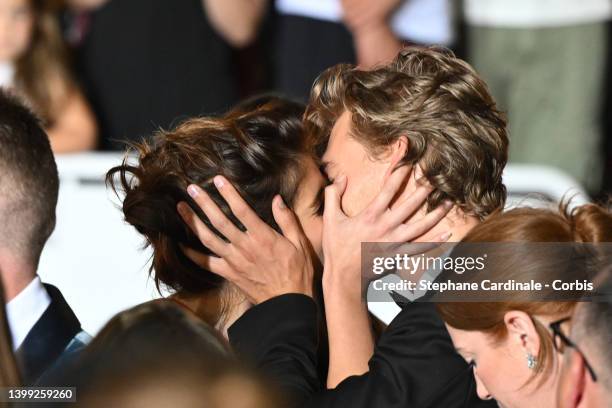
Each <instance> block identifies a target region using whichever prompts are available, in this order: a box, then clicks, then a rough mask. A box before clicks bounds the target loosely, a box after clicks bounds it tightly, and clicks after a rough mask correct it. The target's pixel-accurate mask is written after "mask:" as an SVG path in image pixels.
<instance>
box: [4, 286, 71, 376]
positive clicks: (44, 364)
mask: <svg viewBox="0 0 612 408" xmlns="http://www.w3.org/2000/svg"><path fill="white" fill-rule="evenodd" d="M45 289H46V290H47V292H48V293H49V296H50V297H51V303H50V304H49V306H48V307H47V309H46V310H45V312H44V313H43V315H42V316H41V317H40V319H38V321H37V322H36V324H35V325H34V327H32V329H31V330H30V332H29V333H28V335H27V337H26V338H25V340H24V341H23V343H22V344H21V346H19V348H18V349H17V352H16V357H17V365H18V366H19V369H20V371H21V376H22V380H23V384H24V385H25V386H28V385H34V384H35V383H36V382H37V380H38V379H39V377H40V376H41V375H42V374H43V373H44V372H45V371H46V370H47V369H48V368H49V367H51V365H52V364H53V363H54V362H55V361H56V360H57V359H58V358H59V357H60V356H61V354H62V352H63V351H64V350H65V349H66V347H67V346H68V344H69V343H70V342H71V341H72V339H73V338H74V336H76V335H77V333H79V332H80V331H81V323H80V322H79V319H77V317H76V316H75V314H74V312H73V311H72V309H71V308H70V306H69V305H68V303H66V300H65V299H64V296H62V293H61V292H60V291H59V289H58V288H56V287H55V286H52V285H48V284H45Z"/></svg>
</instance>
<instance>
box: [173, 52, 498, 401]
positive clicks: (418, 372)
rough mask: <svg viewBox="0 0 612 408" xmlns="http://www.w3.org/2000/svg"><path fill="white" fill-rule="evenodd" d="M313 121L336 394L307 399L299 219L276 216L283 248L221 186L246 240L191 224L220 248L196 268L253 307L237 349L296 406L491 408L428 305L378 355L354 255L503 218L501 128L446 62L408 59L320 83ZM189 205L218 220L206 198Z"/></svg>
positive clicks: (238, 330) (477, 88)
mask: <svg viewBox="0 0 612 408" xmlns="http://www.w3.org/2000/svg"><path fill="white" fill-rule="evenodd" d="M466 84H469V86H466ZM305 121H306V127H307V129H310V133H311V134H312V135H315V137H316V136H318V137H319V140H320V141H321V147H322V150H324V151H325V153H324V154H323V156H322V161H323V166H322V167H323V168H324V170H325V173H326V174H327V176H328V177H329V178H330V179H331V180H333V183H332V184H331V185H330V186H328V187H327V188H326V189H325V210H324V215H323V224H324V226H323V239H322V242H323V253H324V274H323V293H324V299H325V315H326V321H327V329H328V333H329V350H330V353H329V354H330V364H329V370H328V380H327V386H328V388H329V389H328V390H326V391H322V392H317V391H318V390H317V389H316V388H314V387H312V384H316V383H317V382H316V381H315V379H313V378H312V374H313V373H316V370H314V369H313V368H312V367H313V364H314V362H313V361H314V360H313V356H314V351H313V347H315V346H314V345H315V344H316V341H315V340H316V338H315V337H314V333H316V330H315V327H316V313H315V312H316V307H315V304H314V303H313V301H312V299H311V293H310V292H309V289H308V285H306V284H305V283H304V282H307V281H308V279H307V276H308V270H307V269H306V268H305V266H306V265H308V255H307V254H306V253H305V252H304V251H303V250H302V249H301V247H302V244H301V241H302V238H301V233H300V232H299V229H298V228H297V227H296V225H295V222H294V221H293V216H292V215H291V212H290V211H287V209H286V208H283V207H275V215H276V221H277V223H278V224H279V226H280V227H281V230H282V231H283V233H284V237H283V236H281V235H280V234H277V233H271V232H270V231H269V228H268V227H267V226H266V225H265V224H263V223H262V222H260V221H259V220H258V218H257V217H256V216H255V214H254V213H253V212H252V211H251V210H250V209H249V208H248V206H247V205H246V204H245V202H244V201H243V200H242V199H241V198H240V196H239V195H238V194H237V193H236V192H235V190H234V189H233V187H232V186H231V184H230V183H228V182H227V180H224V179H222V178H220V179H219V180H217V182H216V183H215V185H216V186H217V187H218V188H219V191H220V192H221V195H222V196H223V197H224V198H225V200H226V201H227V202H228V204H229V206H230V207H231V209H232V210H233V212H234V214H239V215H240V216H239V217H238V219H239V220H240V222H241V223H242V224H243V225H245V226H246V228H247V230H248V234H247V233H244V232H242V231H237V230H236V229H234V231H232V230H228V228H227V227H228V226H231V222H229V221H227V220H223V219H217V220H216V223H214V227H215V228H216V229H217V230H218V231H219V232H220V233H221V234H222V235H223V236H224V237H225V238H226V239H227V240H228V241H229V242H225V241H224V242H223V243H222V244H219V243H218V241H215V237H216V235H215V234H214V233H212V232H211V231H210V230H209V229H207V228H206V227H205V226H204V224H203V223H202V222H201V221H200V220H199V218H198V217H197V216H196V215H195V214H194V213H191V214H185V216H184V219H185V221H186V222H187V223H188V224H189V225H190V226H191V228H192V229H193V230H194V231H197V232H198V236H199V238H200V240H201V241H202V243H203V244H204V245H207V246H209V245H215V243H217V244H218V245H216V246H215V248H216V249H215V254H216V255H217V257H220V258H221V260H219V258H217V257H210V256H208V257H206V256H199V257H193V258H192V259H193V260H194V261H196V262H199V263H201V264H202V265H207V266H209V267H211V270H212V271H213V272H216V273H218V274H220V275H222V276H224V277H226V278H227V279H229V280H231V281H232V282H233V283H234V284H236V285H237V286H238V287H239V288H241V290H243V292H244V293H246V294H247V295H248V296H249V297H250V298H251V299H252V302H253V303H254V304H256V306H254V307H253V308H252V309H250V310H249V311H247V312H246V313H245V314H244V315H243V316H242V317H241V318H240V319H238V321H237V322H236V323H234V325H233V326H232V327H230V328H229V332H228V333H229V338H230V341H231V342H232V344H233V345H234V347H236V348H237V349H238V350H243V351H244V354H245V355H246V356H253V358H254V359H255V361H256V362H257V364H259V365H260V366H261V367H262V368H263V369H265V370H267V371H269V372H271V373H272V374H273V375H274V376H275V377H276V378H277V379H278V381H279V382H280V383H281V384H283V386H284V387H285V388H287V389H290V390H292V392H293V394H294V395H295V401H296V403H297V404H305V405H306V406H319V407H340V406H356V407H360V406H363V407H372V406H376V407H400V406H401V407H405V406H411V407H429V406H434V407H437V406H445V407H462V406H466V404H467V405H468V406H479V405H480V404H483V405H484V406H487V404H490V402H479V401H478V400H477V397H476V393H475V389H474V378H473V375H472V373H471V370H470V367H469V365H468V364H467V363H466V362H465V361H463V360H462V359H461V357H459V355H458V354H457V353H456V352H455V351H454V349H453V346H452V343H451V341H450V338H449V335H448V332H447V331H446V329H445V327H444V324H443V323H442V321H441V319H440V318H439V317H438V315H437V313H436V311H435V309H434V308H433V306H432V305H429V304H406V305H404V307H403V310H402V311H401V313H400V314H399V315H398V316H396V318H395V319H394V320H393V322H391V324H390V326H389V327H388V328H387V330H386V331H385V332H384V333H383V335H382V337H381V338H380V339H379V341H378V343H377V344H376V345H375V344H374V341H373V336H372V334H371V331H370V321H369V319H368V315H367V307H366V304H365V302H364V299H363V297H362V291H363V288H364V286H363V281H364V279H363V278H364V277H363V276H362V275H361V264H360V263H361V256H360V255H359V254H360V248H361V243H363V242H412V241H415V240H417V241H421V242H444V241H447V240H449V239H450V238H451V236H452V240H460V239H461V238H462V237H463V236H464V235H465V234H466V233H467V232H468V231H469V230H470V229H471V228H473V227H474V226H475V225H478V223H479V222H480V221H481V220H482V219H484V218H486V217H487V216H488V215H489V214H492V213H494V212H495V211H497V210H498V209H500V208H503V205H504V202H505V198H506V193H505V191H506V190H505V187H504V185H503V182H502V177H501V176H502V171H503V168H504V166H505V163H506V160H507V148H508V137H507V132H506V122H505V120H504V118H503V115H502V114H501V113H500V112H499V111H498V110H497V109H496V105H495V102H494V101H493V99H492V98H491V96H490V94H489V93H488V90H487V87H486V84H485V83H484V82H483V81H482V80H481V79H480V78H479V77H478V75H477V74H476V72H475V71H474V70H473V69H472V68H471V67H470V66H469V65H468V64H466V63H465V62H463V61H461V60H459V59H457V58H456V57H455V56H454V55H453V54H452V53H450V52H448V51H446V50H441V49H437V48H421V47H409V48H406V49H405V50H403V51H402V52H401V53H400V54H399V55H398V56H397V57H396V59H395V60H394V61H393V62H392V63H390V64H388V65H387V66H384V67H380V68H378V69H376V70H373V71H366V70H360V69H359V68H356V67H353V66H348V65H340V66H336V67H333V68H331V69H329V70H327V71H326V72H324V73H323V74H322V75H321V76H320V77H319V79H318V80H317V82H316V83H315V85H314V86H313V92H312V95H311V100H310V104H309V107H308V109H307V111H306V114H305ZM474 163H478V164H479V165H478V166H477V167H475V166H474ZM188 191H189V192H190V193H192V197H193V198H194V200H195V201H196V202H198V204H199V205H200V207H201V208H202V210H203V211H204V212H205V213H206V214H207V215H208V216H209V218H210V214H212V213H213V209H212V208H211V205H210V202H209V201H210V200H206V198H205V196H206V193H204V192H203V191H201V190H200V191H198V190H197V188H196V187H195V186H194V187H190V189H188ZM194 193H195V194H194ZM449 204H450V205H449ZM451 207H452V209H451ZM215 213H216V212H215ZM255 254H256V256H255ZM245 260H247V261H245ZM368 278H370V277H368ZM266 327H270V330H266V329H265V328H266ZM256 328H257V329H256ZM272 328H273V330H272Z"/></svg>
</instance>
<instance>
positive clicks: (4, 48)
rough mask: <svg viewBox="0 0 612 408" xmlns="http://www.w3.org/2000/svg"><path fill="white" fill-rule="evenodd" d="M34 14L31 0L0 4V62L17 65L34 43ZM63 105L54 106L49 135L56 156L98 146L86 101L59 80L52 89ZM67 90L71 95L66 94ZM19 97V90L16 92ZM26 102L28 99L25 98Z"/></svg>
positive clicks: (93, 121) (17, 0)
mask: <svg viewBox="0 0 612 408" xmlns="http://www.w3.org/2000/svg"><path fill="white" fill-rule="evenodd" d="M34 19H35V13H34V11H33V9H32V8H31V5H30V1H29V0H0V62H5V63H6V62H8V63H11V64H15V63H16V62H17V61H18V60H19V58H21V56H22V55H24V54H25V53H26V52H27V50H28V48H29V47H30V43H31V41H32V35H33V29H34V23H35V21H34ZM51 89H52V92H53V93H54V94H55V95H56V96H59V95H63V94H65V97H61V98H60V97H57V98H56V100H57V101H61V105H59V106H54V107H53V108H52V110H53V118H52V121H51V122H52V124H51V126H50V127H48V128H47V129H46V130H47V133H48V135H49V140H50V142H51V147H52V149H53V151H54V152H55V153H71V152H77V151H83V150H90V149H93V148H94V147H95V146H96V142H97V127H96V123H95V119H94V116H93V114H92V112H91V110H90V108H89V106H88V104H87V102H86V101H85V98H84V97H83V95H82V94H81V93H80V91H79V90H78V89H76V88H75V87H73V86H71V85H69V84H64V83H62V82H61V80H59V79H58V80H56V81H55V82H54V86H52V88H51ZM67 90H68V91H67ZM16 91H17V93H19V92H20V91H19V89H16ZM23 96H24V97H25V98H26V100H27V99H28V95H23Z"/></svg>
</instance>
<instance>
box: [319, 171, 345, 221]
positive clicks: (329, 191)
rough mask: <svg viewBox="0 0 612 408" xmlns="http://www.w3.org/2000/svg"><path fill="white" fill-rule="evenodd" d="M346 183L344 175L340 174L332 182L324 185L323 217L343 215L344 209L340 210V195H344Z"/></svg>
mask: <svg viewBox="0 0 612 408" xmlns="http://www.w3.org/2000/svg"><path fill="white" fill-rule="evenodd" d="M346 184H347V178H346V176H343V175H341V176H338V177H337V178H336V180H334V183H333V184H330V185H329V186H327V187H325V208H324V210H323V217H324V218H329V217H337V216H339V215H344V211H342V195H344V191H345V190H346Z"/></svg>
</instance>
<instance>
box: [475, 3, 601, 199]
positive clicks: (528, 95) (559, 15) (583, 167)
mask: <svg viewBox="0 0 612 408" xmlns="http://www.w3.org/2000/svg"><path fill="white" fill-rule="evenodd" d="M464 12H465V18H466V21H467V25H468V33H467V34H468V44H467V46H468V50H469V56H470V62H471V63H472V64H473V65H474V67H475V68H476V69H477V70H478V71H479V72H480V74H481V75H482V76H483V77H484V78H485V79H486V81H487V82H488V83H489V85H490V87H491V90H492V92H493V95H494V96H495V98H496V99H497V100H498V102H499V104H500V105H501V107H502V108H503V109H505V110H507V112H508V118H509V124H510V132H511V143H510V162H512V163H528V164H543V165H549V166H554V167H557V168H559V169H561V170H563V171H565V172H567V173H568V174H569V175H571V176H573V177H574V178H575V179H576V180H577V181H579V182H580V183H582V184H583V185H584V186H585V187H586V188H587V189H588V190H590V191H592V192H597V191H598V189H599V187H600V185H601V181H602V180H601V178H602V170H603V169H602V157H601V156H602V152H601V148H602V145H601V126H600V114H601V104H602V97H603V95H602V89H603V84H604V81H603V80H604V69H605V59H606V50H607V41H608V37H607V32H606V29H607V27H606V22H607V21H608V20H609V19H610V16H611V15H612V2H610V1H609V0H581V1H575V0H545V1H543V0H515V1H506V0H464Z"/></svg>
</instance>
